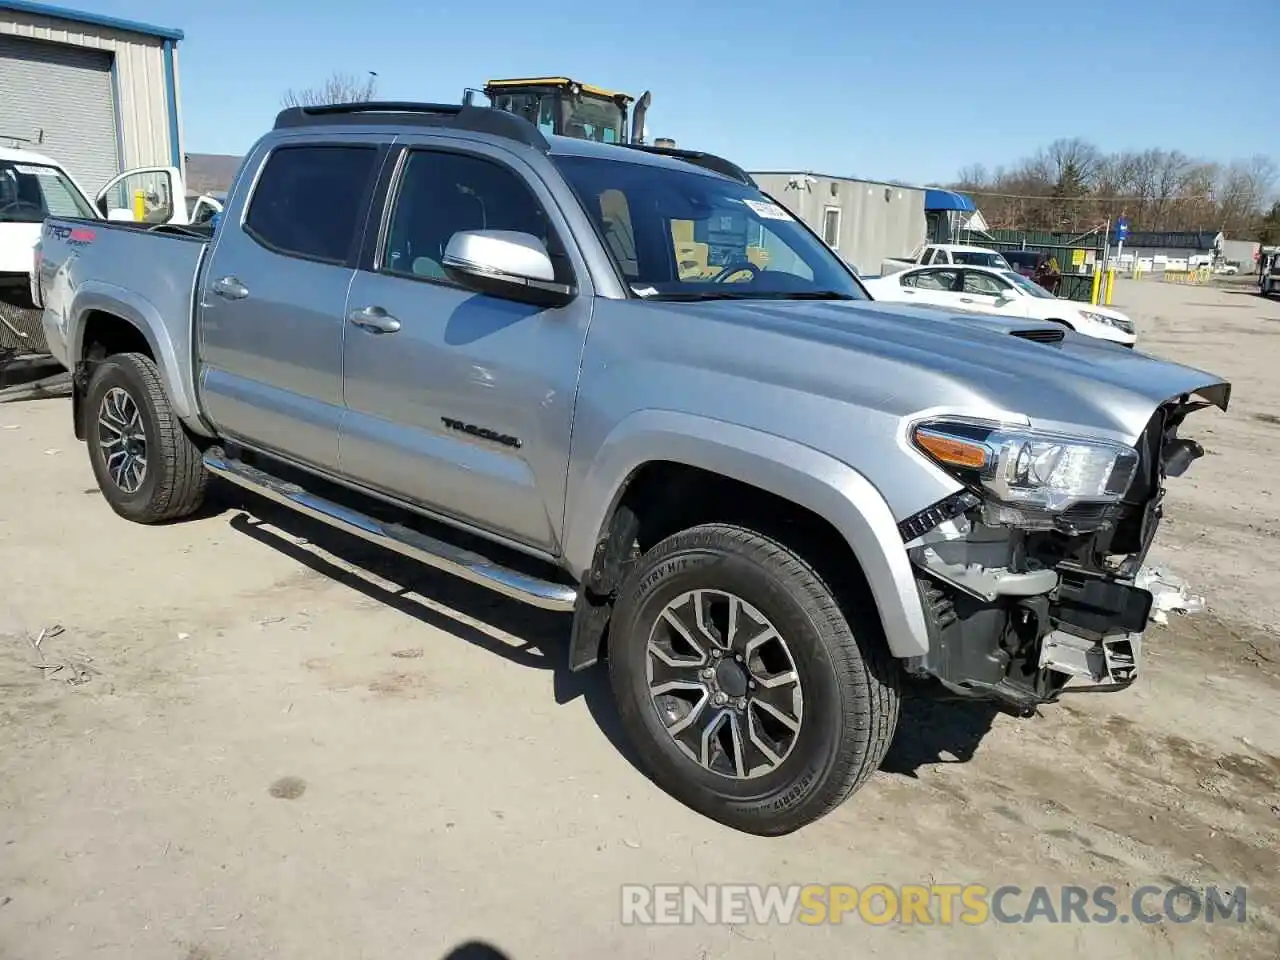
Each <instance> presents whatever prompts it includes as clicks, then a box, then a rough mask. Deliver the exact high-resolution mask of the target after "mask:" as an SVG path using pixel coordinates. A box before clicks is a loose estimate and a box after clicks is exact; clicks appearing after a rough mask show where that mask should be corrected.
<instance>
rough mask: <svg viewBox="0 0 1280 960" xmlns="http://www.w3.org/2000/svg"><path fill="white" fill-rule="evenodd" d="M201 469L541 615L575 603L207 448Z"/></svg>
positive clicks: (543, 584) (561, 590)
mask: <svg viewBox="0 0 1280 960" xmlns="http://www.w3.org/2000/svg"><path fill="white" fill-rule="evenodd" d="M203 460H204V466H205V469H206V470H208V471H209V472H210V473H212V474H214V475H215V476H218V477H222V478H223V479H225V480H229V481H230V482H231V483H234V484H236V485H237V486H240V487H244V488H245V489H246V490H250V491H252V492H254V493H257V494H260V495H261V496H264V497H266V498H267V499H268V500H274V501H275V502H276V503H279V504H281V505H283V506H286V507H288V508H289V509H291V510H296V511H297V512H298V513H301V514H305V515H306V516H308V517H311V518H313V519H315V520H319V521H320V522H321V523H326V524H328V525H329V526H331V527H334V528H336V529H338V530H341V531H343V532H344V533H349V534H352V535H353V536H357V537H360V538H361V539H362V540H367V541H369V542H370V543H374V544H377V545H378V546H380V547H386V548H387V549H388V550H394V551H395V552H396V553H399V554H402V555H403V556H406V557H409V558H410V559H411V560H417V561H418V562H420V563H424V564H426V565H427V566H429V567H435V568H436V569H437V570H443V571H444V572H445V573H451V574H453V575H454V576H455V577H461V578H462V579H463V580H469V581H471V582H472V583H475V584H478V585H479V586H482V587H486V588H488V589H489V590H492V591H494V592H495V593H500V594H502V595H503V596H504V597H510V598H511V599H513V600H519V601H521V602H522V603H527V604H529V605H530V606H534V607H540V608H542V609H543V610H557V611H570V610H573V608H574V604H575V603H576V602H577V599H578V591H577V589H576V588H575V587H573V586H571V585H569V584H563V583H555V582H554V581H551V580H541V579H539V578H537V577H534V576H531V575H529V574H527V573H521V572H519V571H518V570H512V569H510V568H509V567H504V566H502V565H501V564H499V563H494V562H493V561H492V560H490V559H489V558H488V557H483V556H481V555H480V554H478V553H473V552H472V551H470V550H463V549H462V548H460V547H456V546H454V545H453V544H450V543H446V542H445V541H443V540H438V539H437V538H435V537H432V536H428V535H427V534H425V533H420V532H419V531H417V530H413V529H410V528H409V527H406V526H403V525H401V524H398V523H384V522H383V521H381V520H376V519H374V518H373V517H370V516H367V515H365V514H363V513H359V512H358V511H355V510H352V509H350V508H348V507H344V506H342V505H341V504H338V503H334V502H333V501H332V500H326V499H325V498H324V497H319V496H316V495H315V494H313V493H309V492H308V491H307V490H305V489H303V488H302V487H300V486H298V485H297V484H296V483H290V482H288V481H286V480H282V479H280V478H279V477H274V476H272V475H271V474H269V473H267V472H266V471H264V470H260V469H258V468H257V467H253V466H250V465H249V464H247V463H245V462H244V461H242V460H236V459H234V458H232V457H228V456H227V454H226V453H225V452H224V451H223V450H221V449H220V448H218V447H212V448H210V449H209V450H208V451H206V452H205V455H204V457H203Z"/></svg>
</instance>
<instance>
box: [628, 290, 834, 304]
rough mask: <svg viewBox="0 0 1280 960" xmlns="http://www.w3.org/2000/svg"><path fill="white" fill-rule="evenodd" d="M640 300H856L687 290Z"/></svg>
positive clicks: (815, 293) (811, 293)
mask: <svg viewBox="0 0 1280 960" xmlns="http://www.w3.org/2000/svg"><path fill="white" fill-rule="evenodd" d="M642 299H644V300H664V301H674V302H676V303H682V302H684V303H689V302H695V301H699V300H856V299H858V298H857V297H855V296H853V295H852V294H848V293H841V292H840V291H838V290H791V291H784V290H755V291H750V290H697V291H693V290H689V291H678V292H675V293H651V294H649V295H648V296H647V297H642Z"/></svg>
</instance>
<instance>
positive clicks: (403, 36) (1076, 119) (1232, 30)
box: [69, 0, 1280, 182]
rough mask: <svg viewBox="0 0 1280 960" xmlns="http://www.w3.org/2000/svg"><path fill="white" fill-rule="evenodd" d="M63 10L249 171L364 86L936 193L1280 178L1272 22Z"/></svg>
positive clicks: (1120, 14)
mask: <svg viewBox="0 0 1280 960" xmlns="http://www.w3.org/2000/svg"><path fill="white" fill-rule="evenodd" d="M69 5H71V6H76V7H77V8H78V9H83V10H93V11H95V12H99V13H104V14H108V15H114V16H120V17H127V18H130V19H136V20H142V21H145V22H150V23H159V24H162V25H165V26H175V27H178V28H180V29H182V30H184V31H185V33H186V39H185V40H184V41H183V42H182V44H181V46H180V48H179V51H180V70H181V83H182V110H183V123H184V132H185V141H186V142H185V147H186V149H187V151H188V152H196V153H242V152H243V151H244V150H245V149H247V148H248V146H249V145H250V144H251V143H252V142H253V140H254V139H255V138H256V137H257V136H258V135H259V134H260V133H261V132H262V131H264V130H265V129H266V128H267V127H268V126H269V125H270V123H271V121H272V118H273V117H274V115H275V112H276V111H277V110H278V109H279V106H280V96H281V94H282V93H283V92H284V91H285V90H286V89H287V88H289V87H306V86H311V85H314V84H318V83H319V82H321V81H322V80H323V79H324V78H325V76H326V75H328V74H329V73H331V72H332V71H334V70H341V71H344V72H349V73H363V72H364V71H368V70H376V71H377V73H378V75H379V81H380V83H379V93H380V94H381V95H384V96H386V97H387V98H389V99H421V100H454V101H455V102H456V100H457V99H458V97H459V96H460V95H461V90H462V88H463V87H464V86H480V85H481V84H482V83H483V81H484V80H485V79H486V78H489V77H502V76H519V75H523V74H548V73H552V74H557V75H568V76H572V77H574V78H576V79H579V80H584V81H587V82H592V83H597V84H599V85H601V86H605V87H610V88H613V89H620V90H625V91H627V92H629V93H632V94H635V95H639V94H640V93H642V92H643V91H644V90H645V89H650V90H652V91H653V106H652V108H651V109H650V112H649V117H650V120H649V127H650V132H651V134H653V135H658V136H669V137H674V138H675V139H676V141H677V142H678V143H679V144H680V145H681V146H689V147H698V148H701V149H705V150H710V151H712V152H716V153H722V154H724V155H726V156H728V157H730V158H731V159H733V160H735V161H736V162H738V163H740V164H741V165H743V166H745V167H747V168H748V169H755V170H763V169H808V170H815V171H821V172H824V173H833V174H842V175H848V176H862V177H872V178H881V179H889V178H894V179H902V180H906V181H910V182H925V181H931V180H946V179H950V178H951V177H953V176H954V175H955V173H956V172H957V170H958V169H959V168H960V167H962V166H964V165H965V164H968V163H974V162H981V163H985V164H987V165H988V166H993V165H996V164H999V163H1007V162H1010V161H1013V160H1016V159H1017V158H1019V157H1021V156H1023V155H1026V154H1028V153H1030V152H1032V151H1034V150H1035V149H1036V148H1037V147H1039V146H1042V145H1044V144H1047V143H1048V142H1050V141H1052V140H1054V139H1055V138H1057V137H1062V136H1082V137H1084V138H1086V139H1088V140H1091V141H1093V142H1094V143H1096V144H1097V145H1098V146H1100V147H1101V148H1102V149H1104V150H1107V151H1110V150H1119V149H1128V148H1145V147H1156V146H1158V147H1166V148H1178V149H1181V150H1183V151H1185V152H1186V153H1189V154H1191V155H1193V156H1197V157H1205V158H1207V159H1215V160H1230V159H1232V158H1235V157H1245V156H1249V155H1252V154H1254V153H1265V154H1269V155H1271V156H1272V157H1274V158H1276V159H1277V160H1280V120H1277V118H1276V113H1275V102H1276V95H1277V91H1278V90H1280V85H1278V84H1280V74H1277V72H1276V63H1277V62H1278V61H1280V58H1278V57H1277V56H1276V52H1275V51H1276V50H1277V49H1278V48H1280V47H1278V45H1280V2H1277V0H1218V2H1214V3H1205V2H1203V0H1199V2H1189V0H1162V2H1160V3H1154V2H1152V3H1142V2H1136V0H1122V2H1116V0H1102V2H1101V3H1084V4H1072V3H1063V2H1056V3H1041V4H1036V3H1026V2H1018V3H1011V2H1002V3H990V2H981V0H979V2H961V0H908V2H903V3H886V2H880V3H876V4H864V3H857V2H843V3H842V2H840V0H790V2H787V0H782V2H779V0H772V2H764V0H695V2H688V0H685V2H675V0H646V2H644V3H640V4H631V3H628V4H618V5H613V6H611V5H609V4H605V3H599V2H596V3H581V2H579V3H566V2H562V0H542V2H536V3H528V2H519V0H485V2H483V3H479V2H477V3H470V4H467V3H443V4H441V3H432V4H425V3H418V4H410V3H408V2H404V0H402V2H390V0H359V2H354V3H343V4H339V3H335V2H333V0H307V2H304V0H252V2H251V0H206V2H202V3H198V4H188V3H181V2H180V3H160V2H156V0H80V2H79V3H76V2H75V0H71V3H70V4H69ZM1099 99H1102V100H1103V102H1102V103H1098V102H1097V101H1098V100H1099Z"/></svg>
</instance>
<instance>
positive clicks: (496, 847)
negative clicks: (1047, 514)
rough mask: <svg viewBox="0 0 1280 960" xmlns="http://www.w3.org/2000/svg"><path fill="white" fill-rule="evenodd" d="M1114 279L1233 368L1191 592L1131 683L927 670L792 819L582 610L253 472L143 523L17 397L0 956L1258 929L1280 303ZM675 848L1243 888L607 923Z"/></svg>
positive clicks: (1268, 748) (1180, 951)
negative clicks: (381, 531) (1190, 896)
mask: <svg viewBox="0 0 1280 960" xmlns="http://www.w3.org/2000/svg"><path fill="white" fill-rule="evenodd" d="M1116 303H1117V305H1118V306H1120V307H1122V308H1125V309H1128V310H1130V311H1131V312H1132V313H1133V314H1134V316H1135V317H1136V318H1137V319H1138V322H1139V327H1140V337H1141V341H1142V343H1141V346H1142V347H1143V348H1144V349H1146V350H1148V351H1150V352H1153V353H1156V354H1159V355H1162V356H1166V357H1169V358H1171V359H1176V360H1180V361H1183V362H1187V363H1191V364H1193V365H1196V366H1200V367H1203V368H1206V369H1209V370H1213V371H1215V372H1220V373H1222V374H1224V375H1226V376H1228V377H1229V378H1230V379H1232V380H1233V381H1234V384H1235V394H1234V397H1233V403H1232V409H1231V411H1230V413H1229V414H1227V415H1221V414H1218V413H1216V412H1213V411H1207V412H1204V413H1201V414H1198V415H1197V416H1196V417H1195V418H1193V422H1196V426H1197V427H1198V428H1199V430H1198V436H1200V437H1201V438H1202V440H1203V442H1204V444H1205V446H1206V447H1207V449H1208V454H1209V455H1208V456H1206V457H1205V458H1204V459H1202V460H1201V461H1199V462H1198V463H1196V464H1195V466H1194V467H1193V468H1192V470H1191V472H1190V474H1189V475H1188V476H1186V477H1184V478H1181V479H1179V480H1176V481H1174V482H1173V488H1172V493H1171V503H1170V507H1169V514H1170V516H1169V519H1168V520H1167V521H1166V523H1165V525H1164V527H1163V528H1162V531H1161V534H1160V537H1159V539H1158V542H1157V549H1156V550H1155V552H1154V559H1156V560H1157V561H1159V562H1161V563H1167V564H1168V565H1169V566H1170V568H1171V569H1172V570H1173V571H1174V572H1176V573H1177V574H1179V575H1181V576H1183V577H1185V578H1186V579H1187V580H1188V581H1189V583H1190V585H1191V589H1192V591H1193V592H1196V593H1202V594H1204V595H1205V596H1206V598H1207V601H1208V605H1209V608H1208V610H1207V611H1206V612H1205V613H1202V614H1199V615H1196V616H1189V617H1182V618H1175V619H1174V620H1173V621H1172V622H1171V624H1170V625H1169V626H1167V627H1160V626H1153V627H1152V629H1151V631H1150V632H1149V633H1148V634H1147V643H1146V652H1147V656H1148V660H1147V672H1146V675H1145V677H1144V678H1143V679H1142V680H1141V682H1140V683H1139V684H1138V685H1136V686H1135V687H1134V688H1132V689H1131V690H1129V691H1126V692H1124V693H1120V694H1114V695H1087V694H1078V695H1076V696H1075V697H1072V698H1068V699H1067V700H1066V701H1065V702H1064V703H1062V704H1060V705H1058V706H1055V707H1050V708H1046V709H1045V710H1043V711H1042V715H1041V716H1038V717H1034V718H1031V719H1025V720H1020V719H1016V718H1013V717H1011V716H1008V715H1005V714H997V713H994V712H992V711H991V710H989V709H987V708H985V707H983V706H977V705H941V704H937V703H934V702H929V701H925V700H920V699H913V700H911V701H909V702H908V703H907V706H906V710H905V714H904V717H903V722H902V727H901V732H900V734H899V736H898V740H897V742H896V743H895V746H894V749H893V752H892V754H891V756H890V758H889V760H888V762H887V763H886V764H885V767H884V769H883V770H882V771H881V772H880V773H878V774H877V775H876V777H875V778H874V780H873V781H872V782H871V783H869V784H868V785H867V786H866V788H865V789H863V790H862V791H861V792H860V793H859V794H858V795H857V796H855V797H854V798H853V800H851V801H850V802H849V803H847V804H846V805H845V806H844V807H842V808H841V809H840V810H838V811H836V812H835V813H834V814H832V815H831V816H829V817H827V818H826V819H824V820H822V821H820V822H819V823H817V824H815V825H813V826H811V827H809V828H807V829H805V830H803V831H801V832H799V833H797V834H794V835H792V836H789V837H785V838H781V839H774V840H765V839H758V838H753V837H750V836H745V835H742V834H738V833H735V832H733V831H730V830H728V829H726V828H723V827H720V826H718V825H717V824H714V823H712V822H709V821H707V820H705V819H703V818H700V817H698V816H696V815H694V814H693V813H691V812H690V811H688V810H687V809H685V808H684V807H682V806H680V805H678V804H677V803H675V802H674V801H673V800H671V799H669V798H668V797H666V796H665V795H664V794H662V793H661V792H659V791H658V790H657V789H656V788H655V787H654V786H653V785H652V784H651V783H649V781H648V780H646V779H645V777H644V776H643V775H642V774H641V773H639V772H638V771H637V769H636V768H635V766H634V765H633V763H632V761H631V758H630V754H629V752H628V750H627V748H626V747H625V746H624V745H623V743H622V741H621V738H620V736H619V733H618V730H617V724H616V718H615V716H614V714H613V712H612V708H611V706H610V700H609V695H608V691H607V684H606V683H605V681H604V678H603V676H602V672H601V671H599V670H596V671H592V672H589V673H588V674H587V675H580V676H574V675H570V674H568V673H566V672H565V671H564V670H563V668H562V663H563V660H564V647H565V643H566V637H567V632H568V620H567V619H566V618H563V617H560V616H553V615H545V614H541V613H539V612H537V611H532V610H530V609H528V608H524V607H521V606H519V605H516V604H513V603H508V602H505V601H502V600H498V599H495V598H494V597H493V596H491V595H489V594H487V593H484V592H483V591H480V590H477V589H472V588H470V587H468V586H467V585H465V584H462V583H460V582H459V581H456V580H453V579H450V578H448V577H444V576H440V575H435V574H433V573H431V572H430V571H424V570H422V569H420V568H416V567H413V566H411V565H408V564H406V563H403V562H401V561H398V560H396V559H394V558H391V557H388V556H387V555H384V554H382V553H380V552H378V551H376V550H374V549H373V548H370V547H366V546H364V545H363V544H357V543H354V542H352V541H349V540H345V539H342V538H340V537H337V536H336V535H334V534H331V533H329V532H327V531H325V530H323V529H321V528H317V527H316V526H314V525H312V524H309V523H307V522H304V521H302V520H300V519H298V518H296V517H293V516H291V515H289V514H284V513H281V512H278V511H275V510H272V509H270V508H269V507H268V506H266V505H264V504H262V503H260V502H258V501H253V500H243V499H240V498H238V496H237V494H235V493H234V492H228V491H222V493H221V502H220V504H219V505H216V506H215V507H214V508H212V509H211V510H209V511H208V512H207V514H206V515H205V516H203V517H201V518H199V519H196V520H194V521H191V522H186V523H181V524H176V525H173V526H167V527H162V528H145V527H141V526H135V525H132V524H129V523H126V522H125V521H123V520H120V519H117V518H116V517H115V516H114V514H112V513H111V511H110V510H109V509H108V508H107V507H106V505H105V504H104V503H103V501H102V499H101V497H100V495H99V494H98V492H97V490H96V487H95V485H94V481H93V477H92V474H91V472H90V469H89V466H88V463H87V460H86V457H85V453H84V450H83V448H82V447H81V446H80V445H78V444H77V443H76V442H75V441H74V439H73V437H72V435H71V430H70V423H69V410H68V405H67V401H65V400H48V399H46V400H37V401H32V402H28V403H15V404H8V405H3V406H0V468H2V469H0V503H2V504H3V506H2V507H0V957H3V958H22V960H29V958H39V960H50V958H60V957H67V958H77V960H81V958H85V957H95V958H99V957H101V958H115V957H119V958H133V960H152V958H155V960H246V958H262V957H288V958H301V957H307V958H323V957H334V958H343V960H355V958H362V957H367V958H374V957H377V958H387V957H414V958H424V960H436V958H440V957H444V956H445V955H446V954H447V953H448V952H449V951H450V950H451V949H453V948H454V947H456V946H458V945H459V944H461V943H463V942H464V941H469V940H483V941H487V942H489V943H492V944H494V945H496V946H497V947H499V948H500V949H501V950H503V951H504V952H505V953H506V954H508V955H509V956H510V957H511V958H512V960H535V958H577V957H583V958H585V957H592V956H604V955H611V956H617V957H659V956H660V957H663V958H667V960H684V958H687V960H707V958H722V957H724V958H730V957H731V958H741V960H760V958H775V957H776V958H786V960H792V958H795V960H801V958H827V957H830V958H836V957H839V958H842V960H844V958H855V957H881V956H883V957H897V956H900V955H901V952H902V951H903V950H904V949H906V948H908V947H915V948H920V949H924V950H928V951H929V952H930V953H932V954H933V955H935V956H938V957H956V958H961V957H963V958H968V957H974V956H986V957H992V958H1005V957H1008V958H1013V957H1018V958H1023V957H1028V956H1032V957H1064V956H1077V955H1081V956H1083V955H1087V956H1089V957H1091V958H1093V960H1103V958H1111V957H1136V956H1141V957H1144V958H1145V957H1209V956H1214V957H1258V958H1264V957H1266V958H1274V957H1275V956H1277V953H1278V952H1280V901H1278V899H1277V898H1278V897H1280V870H1278V869H1277V864H1278V863H1280V856H1278V854H1280V789H1277V785H1278V784H1280V759H1278V758H1280V699H1278V698H1277V692H1278V691H1280V642H1278V639H1277V638H1278V633H1277V631H1278V628H1280V564H1277V562H1276V559H1275V548H1276V546H1277V535H1278V534H1280V516H1278V514H1280V511H1278V510H1277V499H1280V479H1277V477H1278V476H1280V382H1278V381H1277V378H1276V370H1277V368H1280V303H1266V302H1264V301H1261V300H1259V299H1258V298H1257V297H1255V296H1251V295H1248V293H1247V292H1245V288H1243V287H1240V288H1236V289H1217V288H1195V287H1177V286H1167V285H1162V284H1159V283H1154V282H1143V283H1139V284H1133V283H1130V284H1123V283H1122V284H1121V286H1120V287H1119V290H1118V296H1117V298H1116ZM246 506H247V507H249V508H250V509H251V510H252V513H249V512H246V510H245V509H242V507H246ZM42 631H44V634H45V639H44V640H43V641H42V642H41V643H40V645H39V650H38V651H37V649H36V648H35V647H34V646H33V641H34V640H35V639H36V638H38V637H40V635H41V632H42ZM39 662H43V663H45V664H47V665H49V666H47V667H45V668H39V667H37V666H36V664H37V663H39ZM57 666H61V669H56V670H55V669H53V667H57ZM70 681H80V682H70ZM672 882H674V883H679V882H689V883H695V884H699V885H701V884H709V883H771V882H778V883H809V882H813V883H848V884H852V885H854V886H857V887H865V886H867V885H869V884H872V883H888V884H912V883H930V882H937V883H942V882H955V883H982V884H986V885H988V886H990V887H995V886H998V885H1001V884H1016V885H1019V886H1021V887H1023V888H1024V889H1030V888H1031V887H1033V886H1035V885H1037V884H1044V885H1055V886H1056V885H1062V884H1074V885H1080V886H1085V887H1092V886H1095V885H1098V884H1109V885H1112V886H1114V887H1116V888H1117V890H1118V891H1119V895H1120V899H1121V902H1122V905H1123V904H1124V900H1123V898H1124V897H1125V896H1126V895H1127V894H1128V892H1130V891H1132V890H1134V889H1136V888H1137V887H1139V886H1141V885H1142V884H1144V883H1150V884H1156V885H1160V886H1175V885H1179V884H1186V885H1190V886H1192V887H1201V888H1202V887H1204V886H1210V885H1217V886H1220V887H1225V888H1234V887H1236V886H1241V885H1243V886H1245V887H1247V922H1246V923H1245V924H1243V925H1240V924H1235V923H1224V922H1222V921H1221V920H1219V921H1218V922H1215V923H1206V922H1204V921H1203V920H1195V921H1194V922H1190V923H1185V924H1176V923H1171V922H1164V923H1159V924H1154V925H1146V924H1139V923H1127V924H1125V923H1114V924H1109V925H1108V924H1098V923H1092V924H1085V923H1079V922H1074V923H1065V924H1059V925H1054V924H1050V923H1046V922H1037V923H1031V924H1021V925H1000V924H995V923H987V924H984V925H981V926H957V925H953V926H938V925H934V926H922V925H919V924H916V925H904V924H889V925H885V926H873V925H869V924H868V923H866V922H863V921H862V920H860V919H857V918H850V919H848V920H846V922H845V923H844V924H842V925H839V926H836V925H822V926H814V927H802V926H798V925H795V926H788V927H782V926H778V925H743V926H732V927H730V926H710V925H706V924H694V925H680V926H663V927H647V928H645V927H635V926H623V925H621V924H620V921H619V918H620V904H621V895H620V892H619V888H620V886H621V885H622V884H624V883H672ZM1152 902H1153V903H1155V904H1157V905H1158V898H1157V899H1156V900H1155V901H1152Z"/></svg>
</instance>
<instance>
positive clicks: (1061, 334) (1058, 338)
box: [1009, 330, 1067, 343]
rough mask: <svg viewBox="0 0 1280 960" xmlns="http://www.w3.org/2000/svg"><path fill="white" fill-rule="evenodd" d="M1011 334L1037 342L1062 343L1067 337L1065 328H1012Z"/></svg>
mask: <svg viewBox="0 0 1280 960" xmlns="http://www.w3.org/2000/svg"><path fill="white" fill-rule="evenodd" d="M1009 335H1010V336H1014V337H1021V338H1022V339H1023V340H1034V341H1035V342H1036V343H1061V342H1062V341H1063V339H1064V338H1065V337H1066V335H1067V332H1066V331H1065V330H1010V331H1009Z"/></svg>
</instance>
